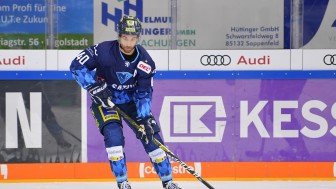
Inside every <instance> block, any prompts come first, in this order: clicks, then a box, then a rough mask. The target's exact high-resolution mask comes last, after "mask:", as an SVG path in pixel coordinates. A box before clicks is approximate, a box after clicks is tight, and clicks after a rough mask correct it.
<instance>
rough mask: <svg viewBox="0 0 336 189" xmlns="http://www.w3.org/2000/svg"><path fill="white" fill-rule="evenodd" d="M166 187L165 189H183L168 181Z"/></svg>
mask: <svg viewBox="0 0 336 189" xmlns="http://www.w3.org/2000/svg"><path fill="white" fill-rule="evenodd" d="M164 186H165V187H164V188H165V189H182V188H180V187H179V186H177V184H176V183H174V182H173V181H168V182H166V183H164Z"/></svg>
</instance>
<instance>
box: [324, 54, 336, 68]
mask: <svg viewBox="0 0 336 189" xmlns="http://www.w3.org/2000/svg"><path fill="white" fill-rule="evenodd" d="M335 57H336V54H333V55H331V54H327V55H325V56H324V58H323V62H324V63H325V64H326V65H336V62H335Z"/></svg>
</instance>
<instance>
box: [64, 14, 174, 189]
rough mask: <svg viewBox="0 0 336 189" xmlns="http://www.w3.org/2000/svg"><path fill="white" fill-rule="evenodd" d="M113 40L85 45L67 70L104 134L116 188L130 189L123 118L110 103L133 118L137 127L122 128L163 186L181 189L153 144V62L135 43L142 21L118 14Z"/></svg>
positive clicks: (155, 133) (156, 135) (156, 128)
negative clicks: (140, 148) (137, 144)
mask: <svg viewBox="0 0 336 189" xmlns="http://www.w3.org/2000/svg"><path fill="white" fill-rule="evenodd" d="M117 28H118V39H117V40H113V41H104V42H101V43H99V44H97V45H94V46H91V47H88V48H87V49H85V50H83V51H82V52H81V53H79V54H78V56H77V57H75V58H74V60H73V61H72V62H71V66H70V71H71V72H72V75H73V77H74V79H75V80H76V81H77V82H78V84H79V85H80V86H81V87H83V88H84V89H86V90H87V91H88V93H89V94H90V95H91V99H92V104H91V111H92V115H93V117H94V118H95V120H96V122H97V124H98V127H99V131H100V133H101V134H102V135H103V136H104V142H105V148H106V152H107V157H108V160H109V162H110V166H111V170H112V172H113V174H114V176H115V177H116V180H117V184H118V187H119V189H131V185H130V183H129V182H128V175H127V166H126V159H125V153H124V145H125V138H124V135H123V125H122V118H121V117H120V115H119V114H118V112H117V111H116V110H115V109H114V108H112V107H110V106H109V101H112V102H113V103H114V104H116V105H117V106H118V107H119V108H120V109H121V110H123V111H124V112H125V113H126V114H128V115H129V116H130V117H132V118H133V120H137V122H138V123H139V125H141V126H142V129H139V130H136V129H134V127H133V126H131V125H130V124H129V123H128V122H127V121H126V120H125V121H126V123H127V125H128V126H129V127H130V128H131V129H132V130H133V131H134V133H135V134H136V137H137V138H138V139H140V141H141V142H142V144H143V147H144V149H145V151H146V153H147V154H148V155H149V157H150V160H151V162H152V164H153V166H154V168H155V171H156V172H157V174H158V176H159V177H160V179H161V181H162V184H163V188H165V189H181V188H180V187H179V186H177V184H176V183H174V182H173V181H172V167H171V164H170V162H169V159H168V157H167V155H166V153H165V152H164V151H163V150H162V149H160V148H158V147H157V146H156V145H155V144H154V143H153V141H152V139H153V137H154V138H155V139H157V140H158V141H160V142H161V143H163V141H162V139H161V137H160V135H159V131H160V128H159V126H158V124H157V123H156V121H155V118H154V117H153V115H152V113H151V100H152V94H153V88H152V87H153V76H154V74H155V63H154V61H153V60H152V58H151V57H150V55H149V54H148V52H147V51H146V50H145V49H144V48H143V47H142V46H141V45H140V44H138V42H139V37H140V34H141V23H140V21H139V19H138V18H136V17H134V16H123V17H122V19H121V20H120V22H119V23H118V25H117Z"/></svg>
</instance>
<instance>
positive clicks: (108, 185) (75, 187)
mask: <svg viewBox="0 0 336 189" xmlns="http://www.w3.org/2000/svg"><path fill="white" fill-rule="evenodd" d="M176 182H177V183H178V184H179V186H181V187H182V188H183V189H207V188H206V186H204V185H203V184H202V183H201V182H198V181H195V182H194V181H176ZM130 183H131V184H132V188H134V189H161V188H162V185H161V182H159V181H154V182H153V181H143V182H141V181H133V182H130ZM209 183H210V184H211V185H212V186H214V187H215V188H216V189H254V188H258V189H284V188H286V189H335V188H336V181H209ZM0 188H1V189H22V188H25V189H92V188H99V189H117V185H116V183H114V182H48V183H0Z"/></svg>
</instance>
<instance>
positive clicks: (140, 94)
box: [134, 57, 155, 118]
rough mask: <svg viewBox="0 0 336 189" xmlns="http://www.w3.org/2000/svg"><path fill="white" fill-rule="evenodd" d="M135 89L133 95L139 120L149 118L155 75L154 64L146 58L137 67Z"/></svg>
mask: <svg viewBox="0 0 336 189" xmlns="http://www.w3.org/2000/svg"><path fill="white" fill-rule="evenodd" d="M136 70H137V89H136V91H135V93H134V98H135V99H134V101H135V104H136V107H137V113H138V117H139V118H146V117H149V116H150V113H151V104H152V94H153V76H154V75H155V63H154V61H153V60H152V59H151V58H150V57H148V58H147V59H146V60H144V61H140V62H139V63H138V65H137V69H136Z"/></svg>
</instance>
